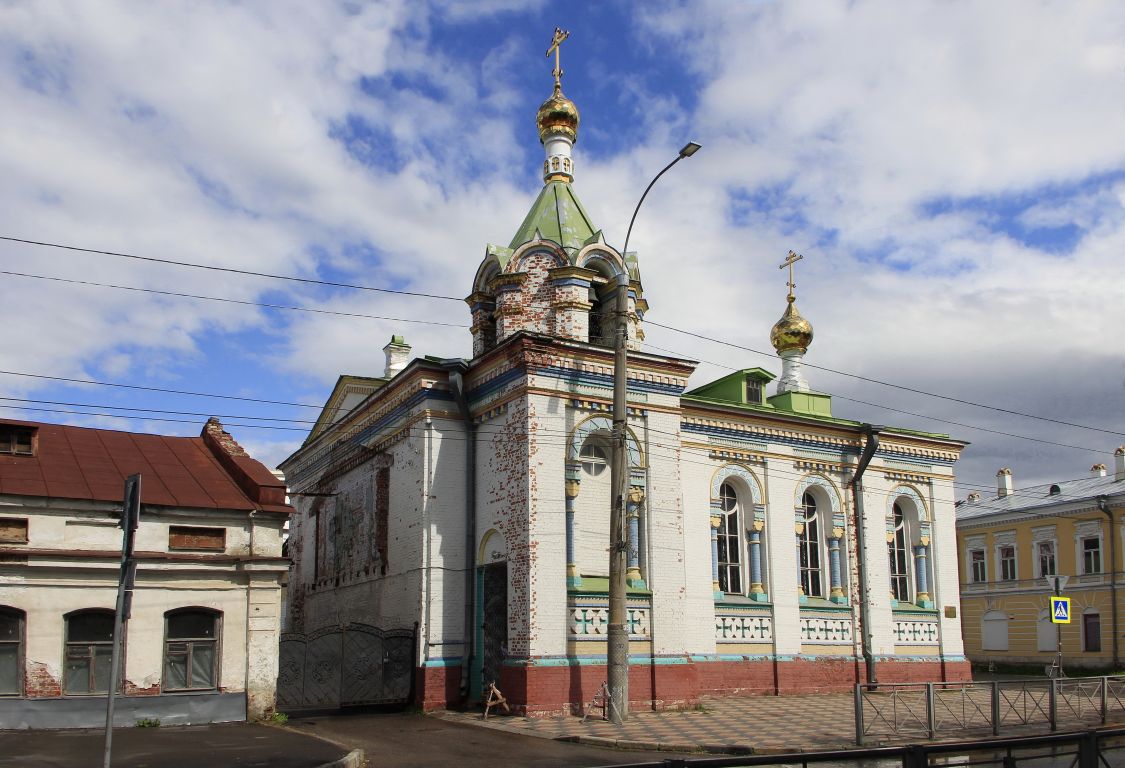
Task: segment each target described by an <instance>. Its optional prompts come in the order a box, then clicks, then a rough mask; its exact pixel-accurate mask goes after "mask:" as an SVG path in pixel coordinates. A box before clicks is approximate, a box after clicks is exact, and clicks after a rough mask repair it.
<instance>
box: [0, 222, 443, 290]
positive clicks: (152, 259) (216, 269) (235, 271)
mask: <svg viewBox="0 0 1125 768" xmlns="http://www.w3.org/2000/svg"><path fill="white" fill-rule="evenodd" d="M0 240H7V241H9V242H12V243H23V244H25V245H38V246H42V247H44V248H61V249H63V250H66V251H78V252H80V253H95V254H99V255H101V256H119V257H121V258H123V259H136V260H137V261H149V262H153V263H155V264H169V265H172V266H176V267H192V268H193V269H209V270H212V271H214V272H227V273H230V274H235V275H249V276H250V277H266V278H269V279H270V280H290V281H293V282H298V283H307V284H309V285H323V286H328V287H331V288H350V289H352V290H356V291H377V292H379V293H397V294H400V295H402V296H417V297H419V298H424V299H442V300H445V301H463V299H458V298H454V297H453V296H441V295H438V294H436V293H422V292H420V291H400V290H397V289H395V288H376V287H374V286H370V285H358V284H356V283H339V282H335V281H333V280H316V279H314V278H311V277H295V276H293V275H275V274H272V273H270V272H255V271H253V270H249V269H235V268H234V267H220V266H217V265H215V264H193V263H191V262H188V261H176V260H175V259H158V258H156V257H155V256H137V255H134V254H132V253H121V252H119V251H103V250H99V249H97V248H79V247H78V246H75V245H62V244H60V243H47V242H43V241H42V240H25V239H23V238H19V237H7V236H5V235H0Z"/></svg>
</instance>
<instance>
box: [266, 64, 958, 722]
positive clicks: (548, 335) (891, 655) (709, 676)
mask: <svg viewBox="0 0 1125 768" xmlns="http://www.w3.org/2000/svg"><path fill="white" fill-rule="evenodd" d="M537 121H538V126H539V132H540V138H541V140H542V143H543V145H544V148H545V150H546V159H545V162H544V169H543V178H544V186H543V189H542V192H541V193H540V194H539V196H538V198H537V199H536V200H535V202H534V203H533V204H532V206H531V210H530V211H529V213H528V215H527V217H526V218H525V219H524V221H523V223H522V224H521V225H520V226H519V228H518V230H517V231H516V234H515V236H514V237H513V238H512V239H511V241H510V242H509V244H508V245H506V246H494V245H490V246H488V247H487V248H486V250H485V255H484V259H483V260H482V261H481V263H480V266H479V267H478V269H477V271H476V274H475V276H474V277H473V278H472V283H471V285H470V286H468V290H469V297H468V298H467V300H466V301H467V303H468V305H469V310H470V314H471V317H472V358H471V359H468V360H461V359H454V360H437V359H434V358H428V357H422V358H413V359H412V358H411V357H410V352H411V349H410V347H409V346H408V345H407V344H406V343H405V341H404V340H403V339H402V338H401V337H394V338H393V339H392V340H391V342H390V343H389V344H388V345H387V347H386V348H385V352H386V369H385V375H384V376H383V377H379V378H370V377H356V376H344V377H341V378H340V380H339V382H338V384H337V386H336V388H335V390H334V391H333V392H332V394H331V396H330V397H329V399H328V401H327V404H326V405H325V408H324V411H323V413H322V415H321V418H320V420H319V421H318V423H317V424H316V426H315V427H314V429H313V430H312V432H311V434H310V435H309V437H308V439H307V441H306V442H305V444H304V445H303V446H302V447H301V449H300V450H298V451H297V452H296V453H294V454H293V456H291V457H290V458H288V459H287V460H286V461H285V462H283V463H282V469H283V470H284V472H285V475H286V478H287V479H288V482H289V487H290V491H291V494H292V497H291V498H292V500H293V503H294V505H295V507H296V510H297V514H296V515H295V517H294V519H293V524H292V531H291V538H290V543H289V547H290V550H289V551H290V554H291V556H292V558H293V560H294V563H293V572H292V574H291V580H290V587H289V589H290V592H289V601H290V610H291V622H292V628H293V629H294V630H295V631H298V632H303V633H314V632H317V631H320V630H325V631H327V629H329V628H332V627H339V626H342V625H346V624H348V623H350V622H356V623H363V624H367V625H374V626H377V627H382V628H387V629H393V628H409V627H411V626H413V625H415V624H416V625H417V627H418V631H417V638H416V647H415V649H414V657H415V692H414V696H415V700H416V702H417V703H419V704H420V705H422V706H424V707H427V708H429V707H440V706H445V705H448V704H452V703H456V702H459V701H464V700H467V699H470V698H475V697H477V696H479V694H480V691H481V688H482V686H483V685H487V683H488V682H489V681H492V680H495V681H497V683H498V685H499V687H500V688H501V690H502V691H503V692H504V694H505V695H506V696H507V697H508V699H509V701H511V702H512V703H513V704H515V705H516V707H517V709H518V710H519V711H525V712H528V713H546V712H559V711H566V710H573V709H575V708H578V707H580V706H581V705H583V704H585V703H588V702H589V701H590V700H591V698H592V697H593V695H594V693H595V692H596V691H597V689H598V687H599V686H600V684H601V682H602V681H603V680H605V677H606V669H605V653H606V635H605V633H606V628H607V606H608V600H607V571H608V540H609V523H608V510H609V506H610V488H609V474H610V473H609V469H608V460H609V456H610V444H609V440H608V437H609V433H610V426H611V420H610V410H611V403H612V378H613V377H612V372H613V350H612V348H611V342H610V332H611V325H612V319H611V318H612V309H611V308H610V309H607V307H610V305H611V304H612V287H613V285H614V284H615V281H616V280H617V279H618V276H621V275H626V276H627V279H628V281H629V316H628V326H629V346H630V349H631V352H630V355H629V374H628V409H629V418H628V431H629V434H628V446H629V467H630V469H629V479H630V492H629V495H628V531H629V541H628V560H629V573H628V580H629V594H628V606H629V632H630V638H631V649H630V653H631V656H630V696H631V699H632V706H633V707H641V708H649V707H653V708H659V707H666V706H670V705H682V704H690V703H691V702H694V701H697V700H698V697H699V696H700V695H702V694H707V693H729V694H735V693H786V692H811V691H823V690H842V689H848V688H849V687H850V686H852V685H854V684H855V683H856V682H861V681H863V680H865V679H867V677H868V675H869V674H871V675H873V676H875V677H877V679H878V680H879V681H882V682H894V681H906V680H962V679H966V678H967V676H968V674H969V670H968V664H967V663H966V661H965V658H964V655H963V652H962V644H961V626H960V623H959V619H958V609H959V595H958V579H957V548H956V541H955V532H954V512H953V501H952V500H953V464H954V462H955V461H956V460H957V458H958V456H959V454H960V451H961V449H962V448H963V447H964V443H963V442H960V441H957V440H954V439H951V438H949V437H947V436H945V435H937V434H928V433H923V432H918V431H914V430H908V429H896V428H891V427H881V428H877V429H876V428H871V427H870V426H869V425H864V424H860V423H858V422H855V421H849V420H847V419H842V418H839V417H837V416H836V415H834V414H833V412H832V403H831V397H830V396H829V395H827V394H824V393H821V392H817V391H814V390H812V389H810V386H809V384H808V383H807V382H806V380H805V377H804V375H803V373H802V369H801V360H802V357H803V356H804V354H805V353H806V351H807V350H808V348H809V345H810V344H811V341H812V326H811V325H810V324H809V322H808V321H807V320H805V319H804V318H803V317H802V316H801V315H800V313H799V312H798V311H797V309H796V304H795V299H794V297H793V295H792V293H791V294H790V296H789V298H788V303H787V306H786V309H785V311H784V314H783V316H782V318H781V320H779V321H778V323H777V325H776V326H775V327H774V328H773V331H772V334H771V340H772V341H773V343H774V346H775V348H776V349H777V350H778V354H779V356H780V358H781V359H780V363H781V365H780V369H781V378H780V380H779V381H778V382H777V384H776V390H775V393H774V394H770V393H769V392H768V391H767V390H768V388H769V387H770V385H771V381H772V380H773V379H774V378H775V377H774V375H773V374H771V373H770V372H767V371H765V370H763V369H760V368H749V369H746V370H742V371H738V372H736V373H733V374H731V375H729V376H726V377H724V378H722V379H720V380H718V381H715V382H712V383H710V384H707V385H705V386H702V387H697V388H695V389H692V390H690V391H689V390H688V377H689V376H690V375H691V373H692V371H693V369H694V367H695V364H694V363H693V362H692V361H690V360H685V359H679V358H675V357H669V356H665V355H660V354H652V353H649V352H645V351H644V350H643V344H642V342H643V340H644V333H643V326H644V315H645V312H646V310H647V308H648V303H647V301H646V298H645V295H644V292H643V288H642V283H641V274H640V269H639V262H638V259H637V256H636V254H634V253H625V254H622V253H619V252H618V251H616V250H615V249H614V248H613V247H611V246H610V245H609V244H607V243H606V242H605V240H604V238H603V236H602V233H601V231H600V230H599V229H598V228H597V227H596V226H594V224H593V219H592V217H591V216H590V215H589V214H588V213H587V212H586V211H585V210H584V208H583V207H582V205H581V204H580V203H579V201H578V197H577V195H576V193H575V190H574V187H573V186H572V182H573V178H574V173H575V171H574V159H573V157H572V154H571V148H572V146H573V145H574V143H575V141H576V140H577V133H578V122H579V116H578V110H577V108H576V107H575V105H574V104H573V102H571V101H570V100H569V99H567V98H566V97H565V96H564V95H563V94H562V90H561V86H560V85H559V83H558V80H557V79H556V83H555V90H554V94H553V95H552V96H551V97H550V98H549V99H548V100H547V101H546V102H544V104H543V105H542V106H541V107H540V108H539V112H538V115H537ZM664 300H665V301H671V300H674V299H673V298H672V297H664ZM779 303H780V302H779ZM761 332H762V335H765V332H766V329H762V331H761ZM361 343H362V342H361ZM865 450H866V451H867V453H868V454H869V455H868V456H864V453H865ZM861 458H869V459H870V463H869V466H867V467H866V473H865V474H864V475H863V479H862V490H861V491H859V492H858V494H854V495H853V487H852V480H853V478H854V476H855V474H856V472H857V469H858V467H859V465H860V462H861ZM857 498H858V500H859V501H860V504H861V507H860V508H857V504H856V500H857ZM861 551H862V552H864V553H865V557H863V558H861V555H860V552H861ZM861 560H862V562H861Z"/></svg>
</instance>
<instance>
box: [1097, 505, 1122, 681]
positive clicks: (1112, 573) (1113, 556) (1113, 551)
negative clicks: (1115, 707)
mask: <svg viewBox="0 0 1125 768" xmlns="http://www.w3.org/2000/svg"><path fill="white" fill-rule="evenodd" d="M1098 509H1100V510H1101V511H1102V512H1104V513H1105V515H1106V517H1108V518H1109V599H1110V602H1111V605H1112V606H1113V619H1112V621H1113V671H1114V672H1116V671H1117V668H1118V666H1119V662H1120V655H1119V653H1118V639H1117V531H1115V530H1114V527H1113V510H1111V509H1110V508H1109V504H1108V503H1106V497H1105V496H1099V497H1098Z"/></svg>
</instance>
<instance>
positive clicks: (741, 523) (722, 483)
mask: <svg viewBox="0 0 1125 768" xmlns="http://www.w3.org/2000/svg"><path fill="white" fill-rule="evenodd" d="M762 498H763V496H762V484H761V482H760V481H759V480H758V478H757V477H756V476H755V475H754V473H753V472H752V471H751V470H750V469H749V468H747V467H745V466H743V465H741V464H725V465H723V466H722V467H719V469H717V470H715V473H714V474H713V475H712V476H711V503H710V517H711V526H712V536H713V540H714V546H713V554H712V559H713V560H714V563H713V566H714V567H713V569H712V571H713V579H714V580H715V581H716V583H717V587H716V592H722V593H726V594H744V593H747V592H746V590H745V589H744V585H745V584H746V582H747V581H749V590H748V594H749V596H750V597H751V598H753V599H756V600H765V599H766V591H765V582H766V579H765V578H764V576H763V570H762V563H763V562H765V560H764V558H763V555H762V547H763V546H764V542H763V537H762V535H761V534H762V531H763V530H764V529H765V521H766V514H765V510H766V508H765V505H764V504H763V503H762ZM716 523H717V525H716ZM747 569H749V571H748V573H747Z"/></svg>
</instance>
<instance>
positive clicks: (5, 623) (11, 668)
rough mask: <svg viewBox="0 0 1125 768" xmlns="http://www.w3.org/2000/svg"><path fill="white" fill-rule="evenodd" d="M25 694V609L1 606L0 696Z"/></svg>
mask: <svg viewBox="0 0 1125 768" xmlns="http://www.w3.org/2000/svg"><path fill="white" fill-rule="evenodd" d="M22 694H23V611H17V610H16V609H14V608H6V607H4V606H0V696H20V695H22Z"/></svg>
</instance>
